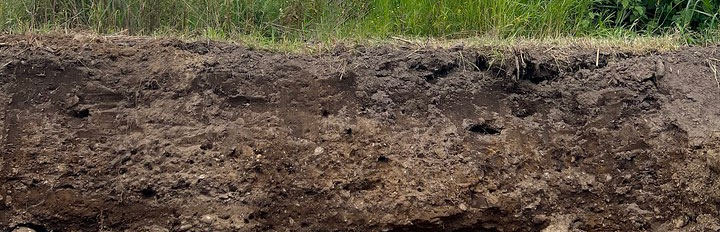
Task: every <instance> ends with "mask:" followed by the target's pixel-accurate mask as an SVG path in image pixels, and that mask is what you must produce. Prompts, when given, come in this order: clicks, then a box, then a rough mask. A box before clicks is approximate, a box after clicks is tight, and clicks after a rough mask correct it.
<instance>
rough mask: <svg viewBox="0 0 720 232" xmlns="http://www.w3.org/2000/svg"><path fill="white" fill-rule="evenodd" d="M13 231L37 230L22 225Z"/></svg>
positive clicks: (29, 231) (33, 231) (32, 231)
mask: <svg viewBox="0 0 720 232" xmlns="http://www.w3.org/2000/svg"><path fill="white" fill-rule="evenodd" d="M12 232H35V230H33V229H30V228H27V227H23V226H20V227H17V228H15V229H14V230H13V231H12Z"/></svg>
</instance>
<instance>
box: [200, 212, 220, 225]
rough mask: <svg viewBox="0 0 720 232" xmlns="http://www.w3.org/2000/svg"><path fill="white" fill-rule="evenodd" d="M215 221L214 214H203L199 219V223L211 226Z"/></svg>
mask: <svg viewBox="0 0 720 232" xmlns="http://www.w3.org/2000/svg"><path fill="white" fill-rule="evenodd" d="M215 220H217V215H215V214H205V215H203V216H202V217H201V218H200V221H201V222H203V223H206V224H212V223H213V222H215Z"/></svg>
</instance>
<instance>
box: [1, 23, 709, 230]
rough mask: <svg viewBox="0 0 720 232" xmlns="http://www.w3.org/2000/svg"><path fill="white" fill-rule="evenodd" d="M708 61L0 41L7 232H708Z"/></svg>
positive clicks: (660, 55)
mask: <svg viewBox="0 0 720 232" xmlns="http://www.w3.org/2000/svg"><path fill="white" fill-rule="evenodd" d="M717 51H718V48H717V47H685V48H681V49H679V50H676V51H671V52H645V53H628V52H617V51H599V52H598V51H597V50H594V49H590V48H573V47H568V48H562V49H560V48H554V47H527V48H518V49H514V50H511V51H499V50H493V49H492V48H464V47H462V46H456V47H452V48H430V47H418V46H402V45H382V46H359V45H358V46H337V47H335V48H334V49H331V50H330V51H325V52H320V53H319V54H312V55H308V54H283V53H279V52H271V51H263V50H256V49H252V48H250V47H246V46H243V45H235V44H230V43H222V42H211V41H200V42H183V41H180V40H171V39H150V38H138V37H96V36H87V35H76V36H71V35H46V36H20V35H0V129H1V130H0V149H1V150H0V152H1V153H0V154H1V155H2V156H1V157H0V184H1V185H0V227H2V228H6V229H7V230H8V231H12V230H14V229H17V228H21V227H22V228H30V229H33V230H35V231H267V230H274V231H440V230H442V231H670V230H678V231H717V230H720V213H719V211H718V210H719V207H720V82H719V81H718V78H719V77H718V76H717V75H718V74H717V72H716V69H717V66H716V65H720V60H718V59H720V54H716V53H717Z"/></svg>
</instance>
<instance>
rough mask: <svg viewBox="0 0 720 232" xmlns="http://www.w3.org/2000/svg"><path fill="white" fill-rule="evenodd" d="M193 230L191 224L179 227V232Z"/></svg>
mask: <svg viewBox="0 0 720 232" xmlns="http://www.w3.org/2000/svg"><path fill="white" fill-rule="evenodd" d="M191 228H192V225H190V224H183V225H180V227H178V231H181V232H182V231H188V230H190V229H191Z"/></svg>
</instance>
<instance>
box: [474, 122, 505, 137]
mask: <svg viewBox="0 0 720 232" xmlns="http://www.w3.org/2000/svg"><path fill="white" fill-rule="evenodd" d="M468 131H470V132H472V133H476V134H483V135H498V134H500V131H501V129H499V128H494V127H492V126H490V125H487V124H474V125H472V126H470V127H469V128H468Z"/></svg>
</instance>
